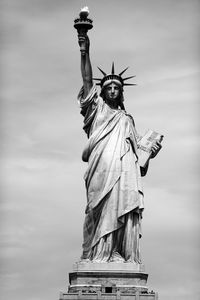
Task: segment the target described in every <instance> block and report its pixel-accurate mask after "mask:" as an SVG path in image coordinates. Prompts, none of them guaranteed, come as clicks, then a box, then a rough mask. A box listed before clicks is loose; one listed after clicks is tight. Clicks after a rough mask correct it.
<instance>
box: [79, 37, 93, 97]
mask: <svg viewBox="0 0 200 300" xmlns="http://www.w3.org/2000/svg"><path fill="white" fill-rule="evenodd" d="M78 43H79V46H80V50H81V51H80V52H81V75H82V78H83V87H84V97H86V96H87V95H88V93H89V91H90V89H91V88H92V85H93V81H92V66H91V62H90V53H89V50H90V40H89V37H88V35H87V34H85V35H82V34H78Z"/></svg>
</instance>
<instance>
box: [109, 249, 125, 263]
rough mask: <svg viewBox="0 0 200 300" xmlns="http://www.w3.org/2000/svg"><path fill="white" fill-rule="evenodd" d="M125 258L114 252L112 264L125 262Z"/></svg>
mask: <svg viewBox="0 0 200 300" xmlns="http://www.w3.org/2000/svg"><path fill="white" fill-rule="evenodd" d="M124 261H125V260H124V258H123V257H122V256H121V255H120V254H119V253H118V252H116V251H115V252H113V254H112V256H111V258H110V262H119V263H121V262H124Z"/></svg>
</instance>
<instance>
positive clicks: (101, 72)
mask: <svg viewBox="0 0 200 300" xmlns="http://www.w3.org/2000/svg"><path fill="white" fill-rule="evenodd" d="M97 68H98V69H99V71H100V72H101V73H102V74H103V75H104V76H106V75H107V74H106V73H105V72H104V71H103V70H101V69H100V68H99V67H97Z"/></svg>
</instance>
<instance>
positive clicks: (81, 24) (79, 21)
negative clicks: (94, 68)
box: [74, 6, 93, 54]
mask: <svg viewBox="0 0 200 300" xmlns="http://www.w3.org/2000/svg"><path fill="white" fill-rule="evenodd" d="M88 15H89V9H88V7H87V6H85V7H84V8H82V9H81V11H80V13H79V18H76V19H75V20H74V27H75V28H76V30H77V32H78V35H79V42H80V51H81V52H82V53H83V54H84V53H85V51H86V49H85V43H84V41H85V39H84V38H83V39H82V42H81V36H82V37H85V36H86V35H87V32H88V30H90V29H92V27H93V25H92V22H93V21H92V20H91V19H89V18H88Z"/></svg>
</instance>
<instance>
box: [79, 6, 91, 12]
mask: <svg viewBox="0 0 200 300" xmlns="http://www.w3.org/2000/svg"><path fill="white" fill-rule="evenodd" d="M81 12H87V13H88V14H89V8H88V7H87V6H84V7H83V8H81Z"/></svg>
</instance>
